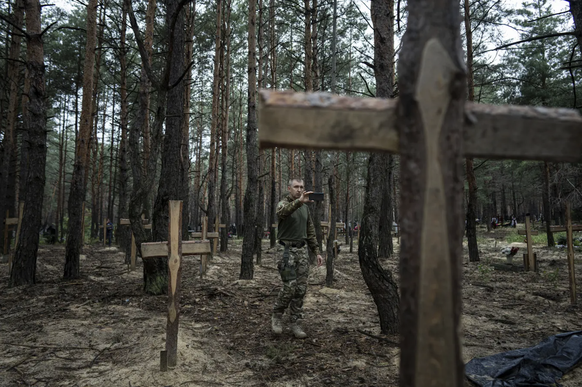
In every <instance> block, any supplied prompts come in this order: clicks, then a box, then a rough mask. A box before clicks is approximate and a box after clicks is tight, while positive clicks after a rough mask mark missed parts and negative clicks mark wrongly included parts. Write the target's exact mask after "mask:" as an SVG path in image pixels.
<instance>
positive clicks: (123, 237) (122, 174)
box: [117, 1, 131, 263]
mask: <svg viewBox="0 0 582 387" xmlns="http://www.w3.org/2000/svg"><path fill="white" fill-rule="evenodd" d="M126 31H127V4H126V3H125V1H124V2H123V5H122V16H121V36H120V46H119V62H120V85H119V93H120V99H121V100H120V104H121V111H120V113H119V115H120V117H119V119H120V122H119V126H120V129H121V139H120V140H119V151H118V160H119V161H118V162H119V175H118V176H119V180H118V189H119V207H118V217H117V239H118V243H119V244H120V246H122V247H123V249H124V251H125V252H126V253H125V260H126V263H129V260H130V250H131V233H130V232H128V231H129V230H128V227H125V226H124V227H120V220H121V219H122V218H124V219H127V218H128V217H129V211H128V207H127V193H128V189H129V188H128V184H127V179H128V178H129V173H128V172H129V167H128V165H127V127H128V102H127V47H126Z"/></svg>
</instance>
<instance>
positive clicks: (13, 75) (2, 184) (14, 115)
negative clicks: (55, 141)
mask: <svg viewBox="0 0 582 387" xmlns="http://www.w3.org/2000/svg"><path fill="white" fill-rule="evenodd" d="M13 9H14V11H13V14H12V22H13V23H14V26H15V27H13V29H12V33H11V41H10V51H9V60H8V61H7V62H8V63H7V67H8V68H7V74H6V75H7V79H8V80H9V81H10V87H9V94H8V112H7V122H6V128H5V129H4V139H3V141H2V148H3V152H4V153H3V157H2V162H1V163H0V166H1V168H2V169H1V170H0V176H1V180H0V216H1V217H4V216H5V215H6V211H8V213H9V214H10V216H16V207H15V204H16V169H17V168H16V166H17V142H16V121H17V119H18V89H19V85H20V81H21V77H20V68H21V67H20V66H21V65H20V61H19V57H20V42H21V34H20V32H19V31H18V29H17V27H18V28H20V27H22V23H23V20H24V0H16V1H15V4H14V8H13ZM4 227H5V226H4V222H3V221H0V235H2V236H3V235H4ZM10 234H12V233H9V235H10ZM7 242H8V246H6V251H7V252H8V251H9V249H8V248H9V247H10V238H9V239H8V240H7ZM0 247H1V248H2V250H0V251H3V249H4V238H3V237H2V238H0Z"/></svg>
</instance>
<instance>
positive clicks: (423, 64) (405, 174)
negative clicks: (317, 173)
mask: <svg viewBox="0 0 582 387" xmlns="http://www.w3.org/2000/svg"><path fill="white" fill-rule="evenodd" d="M408 5H409V7H408V9H409V19H408V27H407V32H406V34H405V36H404V38H403V46H402V51H401V53H400V56H399V74H398V79H399V91H400V93H399V100H382V99H361V98H350V97H339V96H334V95H331V94H327V93H307V94H301V93H293V92H273V91H266V90H263V91H261V92H260V101H259V102H260V110H259V119H258V121H259V140H260V143H261V147H285V148H317V149H322V148H325V149H336V150H346V151H354V150H360V151H382V152H391V153H400V155H401V161H400V166H401V174H400V176H401V224H400V227H401V233H402V244H401V258H400V265H401V269H400V273H401V277H400V290H401V292H400V294H401V303H400V311H401V315H400V333H401V345H400V348H401V355H400V356H401V359H400V385H401V386H416V387H421V386H423V387H424V386H439V387H440V386H442V387H460V386H462V385H463V378H464V374H463V362H462V358H461V350H460V341H461V339H460V336H459V330H460V324H459V322H460V316H461V294H460V284H461V281H460V278H461V275H460V272H461V262H462V260H461V258H462V238H463V221H462V219H463V211H462V207H461V206H462V201H463V199H462V198H463V196H462V189H463V186H462V181H463V175H462V173H461V171H462V160H463V157H479V158H498V159H523V160H548V161H578V160H580V156H581V155H582V152H581V151H582V117H581V116H580V115H579V114H578V113H577V112H576V111H574V110H568V109H548V108H542V107H525V106H493V105H481V104H473V103H468V102H465V94H466V81H465V71H464V68H465V64H464V63H463V62H462V61H463V54H462V52H460V47H461V38H460V33H459V24H460V17H459V7H458V2H456V1H453V0H440V1H427V0H410V1H409V3H408ZM419 226H420V228H421V234H420V238H419V237H418V228H419Z"/></svg>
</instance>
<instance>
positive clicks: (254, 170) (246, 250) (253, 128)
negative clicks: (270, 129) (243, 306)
mask: <svg viewBox="0 0 582 387" xmlns="http://www.w3.org/2000/svg"><path fill="white" fill-rule="evenodd" d="M256 13H257V11H256V0H249V19H248V20H249V23H248V24H249V31H248V50H249V51H248V83H249V89H248V104H247V134H246V138H247V143H246V150H247V175H248V180H247V189H246V191H245V197H244V223H245V227H244V237H243V247H242V257H241V271H240V278H241V279H252V278H253V275H254V265H253V250H254V236H255V228H254V225H255V224H256V220H255V218H256V203H257V197H256V192H257V188H258V169H259V168H258V149H257V116H256V112H257V110H256V88H257V58H256V56H257V54H256V26H255V24H256V18H257V15H256Z"/></svg>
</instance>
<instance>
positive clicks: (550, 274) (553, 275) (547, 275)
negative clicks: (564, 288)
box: [542, 267, 560, 288]
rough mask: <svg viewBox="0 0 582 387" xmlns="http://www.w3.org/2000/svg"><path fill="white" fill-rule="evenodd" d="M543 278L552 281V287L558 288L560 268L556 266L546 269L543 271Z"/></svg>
mask: <svg viewBox="0 0 582 387" xmlns="http://www.w3.org/2000/svg"><path fill="white" fill-rule="evenodd" d="M542 278H543V279H544V280H545V281H546V282H548V283H550V284H551V285H552V287H554V288H557V287H558V281H559V279H560V268H559V267H556V268H555V269H553V270H551V269H548V270H544V271H543V272H542Z"/></svg>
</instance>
